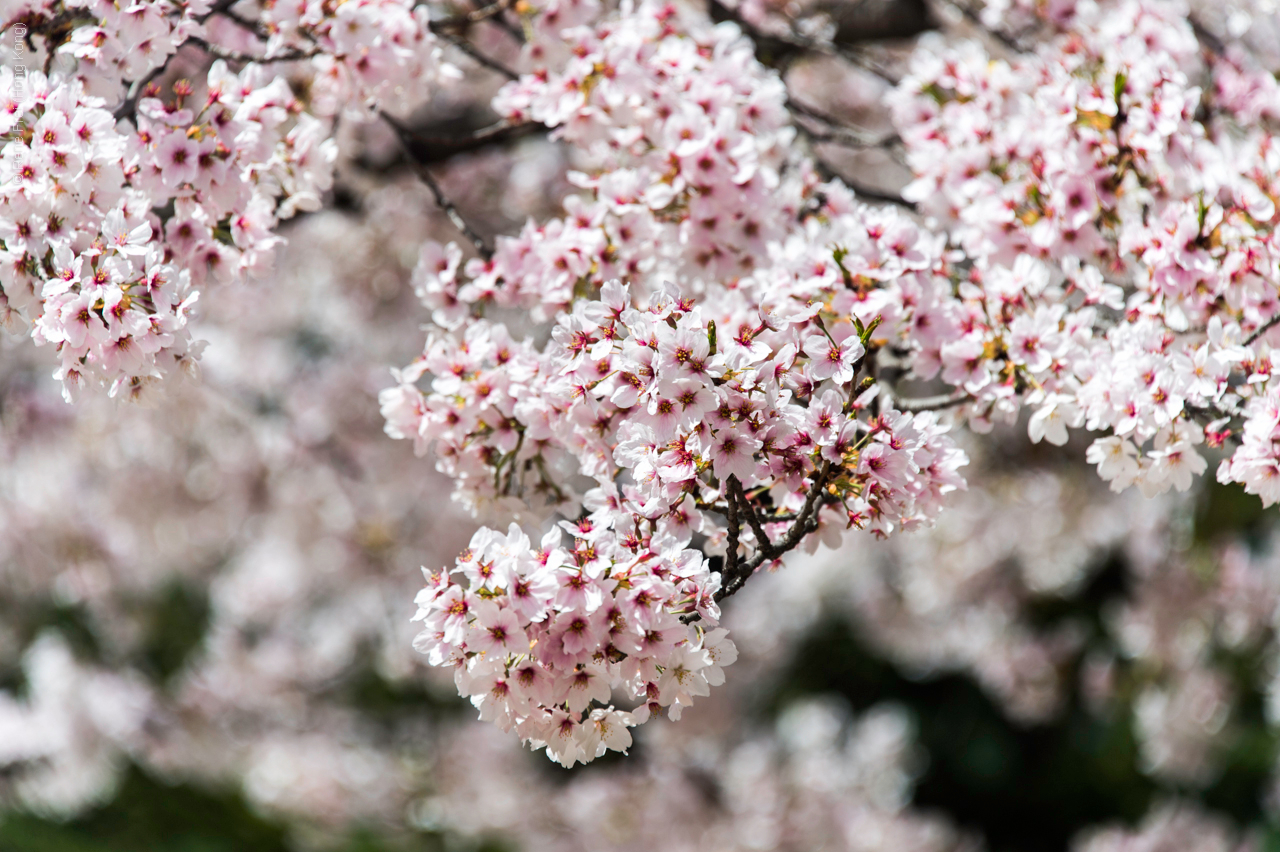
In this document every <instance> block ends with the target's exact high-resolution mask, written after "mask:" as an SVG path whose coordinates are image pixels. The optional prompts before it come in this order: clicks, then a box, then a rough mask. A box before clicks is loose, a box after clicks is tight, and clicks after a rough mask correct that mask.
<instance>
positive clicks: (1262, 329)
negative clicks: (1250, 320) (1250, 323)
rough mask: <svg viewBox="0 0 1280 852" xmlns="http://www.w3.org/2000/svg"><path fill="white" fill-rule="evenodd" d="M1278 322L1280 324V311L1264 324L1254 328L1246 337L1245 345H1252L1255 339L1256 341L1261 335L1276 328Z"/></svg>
mask: <svg viewBox="0 0 1280 852" xmlns="http://www.w3.org/2000/svg"><path fill="white" fill-rule="evenodd" d="M1277 324H1280V313H1277V314H1276V315H1275V316H1273V317H1272V318H1271V319H1269V320H1267V321H1266V322H1264V323H1263V324H1262V325H1260V326H1258V327H1257V328H1255V329H1254V330H1253V333H1252V334H1250V335H1249V336H1248V337H1246V338H1245V339H1244V345H1245V346H1250V345H1252V344H1253V342H1254V341H1256V340H1257V339H1258V338H1259V337H1262V335H1264V334H1266V333H1267V332H1268V331H1270V330H1271V329H1273V328H1275V327H1276V325H1277Z"/></svg>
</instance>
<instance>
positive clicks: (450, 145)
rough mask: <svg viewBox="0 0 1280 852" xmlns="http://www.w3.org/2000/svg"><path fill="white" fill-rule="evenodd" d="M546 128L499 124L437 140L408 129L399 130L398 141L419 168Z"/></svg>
mask: <svg viewBox="0 0 1280 852" xmlns="http://www.w3.org/2000/svg"><path fill="white" fill-rule="evenodd" d="M547 130H548V128H547V126H546V125H544V124H540V123H538V122H536V121H526V122H518V123H517V122H511V121H505V120H503V121H499V122H496V123H494V124H490V125H488V126H487V127H482V128H480V129H479V130H476V131H474V132H472V133H467V134H462V135H458V136H436V135H432V134H428V133H420V132H419V131H416V130H413V129H412V128H409V127H407V126H404V125H401V126H400V127H399V129H398V132H399V134H400V141H401V143H403V144H404V146H405V149H406V150H407V151H408V152H409V156H410V157H411V158H412V159H413V160H415V161H416V162H419V163H422V164H431V163H439V162H443V161H445V160H448V159H449V158H450V157H453V156H455V155H457V154H464V153H467V152H468V151H478V150H480V149H481V148H487V147H488V146H490V145H501V144H503V143H506V142H511V141H513V140H516V139H521V138H523V137H525V136H532V135H534V134H535V133H544V132H546V131H547Z"/></svg>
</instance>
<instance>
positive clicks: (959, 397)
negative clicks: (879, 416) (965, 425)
mask: <svg viewBox="0 0 1280 852" xmlns="http://www.w3.org/2000/svg"><path fill="white" fill-rule="evenodd" d="M972 400H973V395H972V394H970V393H969V392H968V391H965V390H955V391H952V392H951V393H944V394H939V395H938V396H924V397H920V398H918V399H893V401H892V405H893V407H894V408H896V409H898V410H899V411H905V412H907V413H909V414H916V413H919V412H921V411H941V410H943V409H944V408H955V407H956V406H957V405H964V404H965V403H966V402H970V401H972Z"/></svg>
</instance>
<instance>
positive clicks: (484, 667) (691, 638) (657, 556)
mask: <svg viewBox="0 0 1280 852" xmlns="http://www.w3.org/2000/svg"><path fill="white" fill-rule="evenodd" d="M562 525H563V526H564V527H566V528H567V529H568V530H569V531H570V532H571V533H572V534H573V546H572V549H567V548H564V547H561V546H560V539H561V531H560V530H559V529H553V530H552V531H551V532H550V533H549V534H548V535H547V536H545V537H544V538H543V540H542V543H541V547H540V548H536V549H535V548H532V547H531V546H530V543H529V538H528V537H527V536H526V535H525V534H524V533H523V532H521V531H520V529H519V527H517V526H516V525H515V524H512V525H511V529H510V531H509V532H508V533H507V535H506V536H502V535H501V534H498V533H495V532H494V531H492V530H489V529H488V528H483V529H481V530H480V531H479V532H478V533H476V535H475V537H474V538H473V539H472V540H471V545H470V546H469V547H468V548H467V550H466V551H464V552H463V554H462V556H460V557H459V558H458V563H457V567H456V568H455V569H454V570H453V571H442V572H440V573H438V574H435V575H428V583H427V587H426V588H425V589H424V590H423V591H422V592H421V593H420V594H419V595H418V606H419V609H418V615H417V618H419V619H422V620H423V622H424V625H425V627H424V629H423V631H422V632H421V633H420V634H419V635H418V638H417V639H416V640H414V647H415V648H417V649H418V650H419V651H421V652H423V653H425V654H426V655H427V659H428V660H429V661H430V662H431V663H432V664H433V665H447V666H454V667H455V669H454V672H455V680H456V681H457V684H458V691H459V692H460V693H461V694H462V695H464V696H470V697H471V701H472V703H473V704H475V705H476V707H478V708H479V710H480V718H481V719H483V720H486V721H490V722H493V723H495V724H497V725H498V727H500V728H502V729H503V730H504V731H509V730H511V729H512V728H515V729H516V730H517V731H518V732H519V734H520V736H521V737H522V738H523V739H525V740H526V741H529V742H531V743H532V744H533V745H534V746H535V747H542V746H544V745H545V746H546V749H547V754H548V756H549V757H551V758H552V759H553V760H555V761H557V762H558V763H560V764H561V765H563V766H572V765H573V764H574V763H575V762H578V761H581V762H584V763H585V762H587V761H590V760H594V759H595V758H597V757H599V756H600V755H602V754H604V753H605V751H606V750H608V749H613V750H615V751H626V750H627V749H628V748H629V747H630V745H631V734H630V732H628V730H627V728H629V727H631V726H632V725H635V724H637V723H642V722H644V721H646V720H647V719H648V718H649V717H650V716H651V715H654V714H659V713H661V712H662V710H663V709H664V708H667V709H668V712H669V714H670V716H671V718H673V719H678V718H680V712H681V709H682V708H683V707H685V706H688V705H689V704H691V703H692V702H693V699H694V697H696V696H699V695H706V694H707V693H708V690H709V688H710V687H711V686H715V685H718V684H721V683H723V682H724V672H723V671H722V670H721V667H722V666H726V665H729V664H730V663H732V662H733V661H734V660H735V659H736V658H737V651H736V649H735V648H734V646H733V643H732V642H730V641H728V640H727V639H726V638H725V635H726V633H727V631H725V630H723V629H718V628H715V627H714V625H715V623H716V620H717V617H718V616H719V608H718V607H717V606H716V604H715V601H714V599H713V595H714V592H715V591H716V589H717V588H718V579H719V578H718V576H717V575H714V574H712V573H711V572H710V571H708V568H707V564H706V561H705V560H704V559H703V557H702V554H701V553H699V552H698V551H695V550H689V549H685V548H684V547H683V546H682V544H681V543H680V542H678V541H674V540H671V539H667V540H665V541H653V540H651V541H649V542H648V543H647V544H646V546H644V547H638V546H634V545H633V546H628V544H627V542H626V539H627V536H625V535H622V534H620V533H619V531H617V530H614V529H612V528H611V526H610V524H609V523H608V521H604V522H602V523H600V524H599V525H596V524H595V523H593V522H592V521H591V520H590V519H585V520H584V521H583V522H582V523H580V524H577V525H572V524H569V523H568V522H567V521H564V522H562ZM631 538H632V539H634V534H633V535H632V536H631ZM455 574H458V575H461V580H463V581H464V582H459V581H458V580H456V579H455V577H454V575H455ZM693 613H697V615H698V616H700V617H701V623H700V624H699V625H697V626H694V625H686V624H685V623H683V622H682V620H681V618H680V616H681V615H682V614H683V615H690V614H693ZM614 690H621V691H623V692H624V693H625V694H626V695H627V697H628V698H630V699H632V700H635V701H638V702H639V705H638V706H637V707H636V709H635V710H634V711H632V712H628V711H620V710H618V709H616V708H615V707H614V706H613V704H612V703H610V700H611V696H612V695H613V692H614Z"/></svg>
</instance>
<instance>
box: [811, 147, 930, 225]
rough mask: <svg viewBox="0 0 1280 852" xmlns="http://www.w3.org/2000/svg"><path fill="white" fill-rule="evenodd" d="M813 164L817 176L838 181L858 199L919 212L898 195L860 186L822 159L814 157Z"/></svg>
mask: <svg viewBox="0 0 1280 852" xmlns="http://www.w3.org/2000/svg"><path fill="white" fill-rule="evenodd" d="M813 163H814V165H815V166H816V167H817V169H818V174H820V175H822V176H823V177H824V178H825V179H827V180H838V181H840V182H841V183H843V184H844V185H845V186H847V187H849V188H850V189H852V190H853V191H854V193H855V194H856V195H857V196H858V197H859V198H862V199H864V200H866V201H878V202H880V203H882V204H893V205H895V206H897V207H901V208H903V209H904V210H910V211H911V212H912V213H918V212H919V210H918V209H917V208H916V205H915V203H914V202H911V201H907V200H906V199H905V198H903V197H902V196H900V195H894V194H892V193H888V192H885V191H883V190H879V189H873V188H871V187H869V186H861V185H859V184H857V183H855V182H853V181H851V180H849V179H848V178H846V177H845V176H844V175H842V174H840V173H839V172H837V171H836V170H835V169H833V168H832V167H831V164H830V163H828V162H826V161H825V160H823V159H820V158H818V157H814V160H813Z"/></svg>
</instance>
